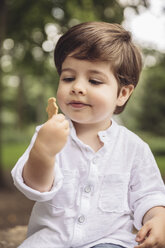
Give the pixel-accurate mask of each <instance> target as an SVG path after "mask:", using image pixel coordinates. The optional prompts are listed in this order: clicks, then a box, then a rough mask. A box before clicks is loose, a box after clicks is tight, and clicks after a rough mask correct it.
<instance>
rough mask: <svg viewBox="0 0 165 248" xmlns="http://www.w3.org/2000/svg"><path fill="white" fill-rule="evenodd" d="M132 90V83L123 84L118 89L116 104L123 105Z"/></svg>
mask: <svg viewBox="0 0 165 248" xmlns="http://www.w3.org/2000/svg"><path fill="white" fill-rule="evenodd" d="M133 90H134V86H133V84H129V85H125V86H123V87H122V88H121V89H120V92H119V95H118V99H117V106H123V105H124V104H125V103H126V101H127V100H128V98H129V97H130V96H131V94H132V92H133Z"/></svg>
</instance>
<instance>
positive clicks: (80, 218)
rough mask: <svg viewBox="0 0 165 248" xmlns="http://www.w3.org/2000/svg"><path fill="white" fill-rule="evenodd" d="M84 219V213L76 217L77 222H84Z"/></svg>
mask: <svg viewBox="0 0 165 248" xmlns="http://www.w3.org/2000/svg"><path fill="white" fill-rule="evenodd" d="M84 221H85V217H84V215H81V216H80V217H79V218H78V222H79V223H84Z"/></svg>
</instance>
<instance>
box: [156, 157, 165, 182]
mask: <svg viewBox="0 0 165 248" xmlns="http://www.w3.org/2000/svg"><path fill="white" fill-rule="evenodd" d="M155 159H156V162H157V164H158V167H159V169H160V172H161V174H162V176H163V177H164V178H165V156H155Z"/></svg>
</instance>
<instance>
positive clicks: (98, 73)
mask: <svg viewBox="0 0 165 248" xmlns="http://www.w3.org/2000/svg"><path fill="white" fill-rule="evenodd" d="M88 72H90V73H94V74H97V75H101V76H103V77H104V78H105V79H108V77H107V75H106V74H104V73H103V72H101V71H97V70H89V71H88Z"/></svg>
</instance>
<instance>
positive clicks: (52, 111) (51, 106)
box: [46, 97, 58, 119]
mask: <svg viewBox="0 0 165 248" xmlns="http://www.w3.org/2000/svg"><path fill="white" fill-rule="evenodd" d="M46 112H47V113H48V119H51V118H52V116H53V115H56V114H57V113H58V106H57V104H56V98H55V97H50V98H49V99H48V106H47V108H46Z"/></svg>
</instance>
